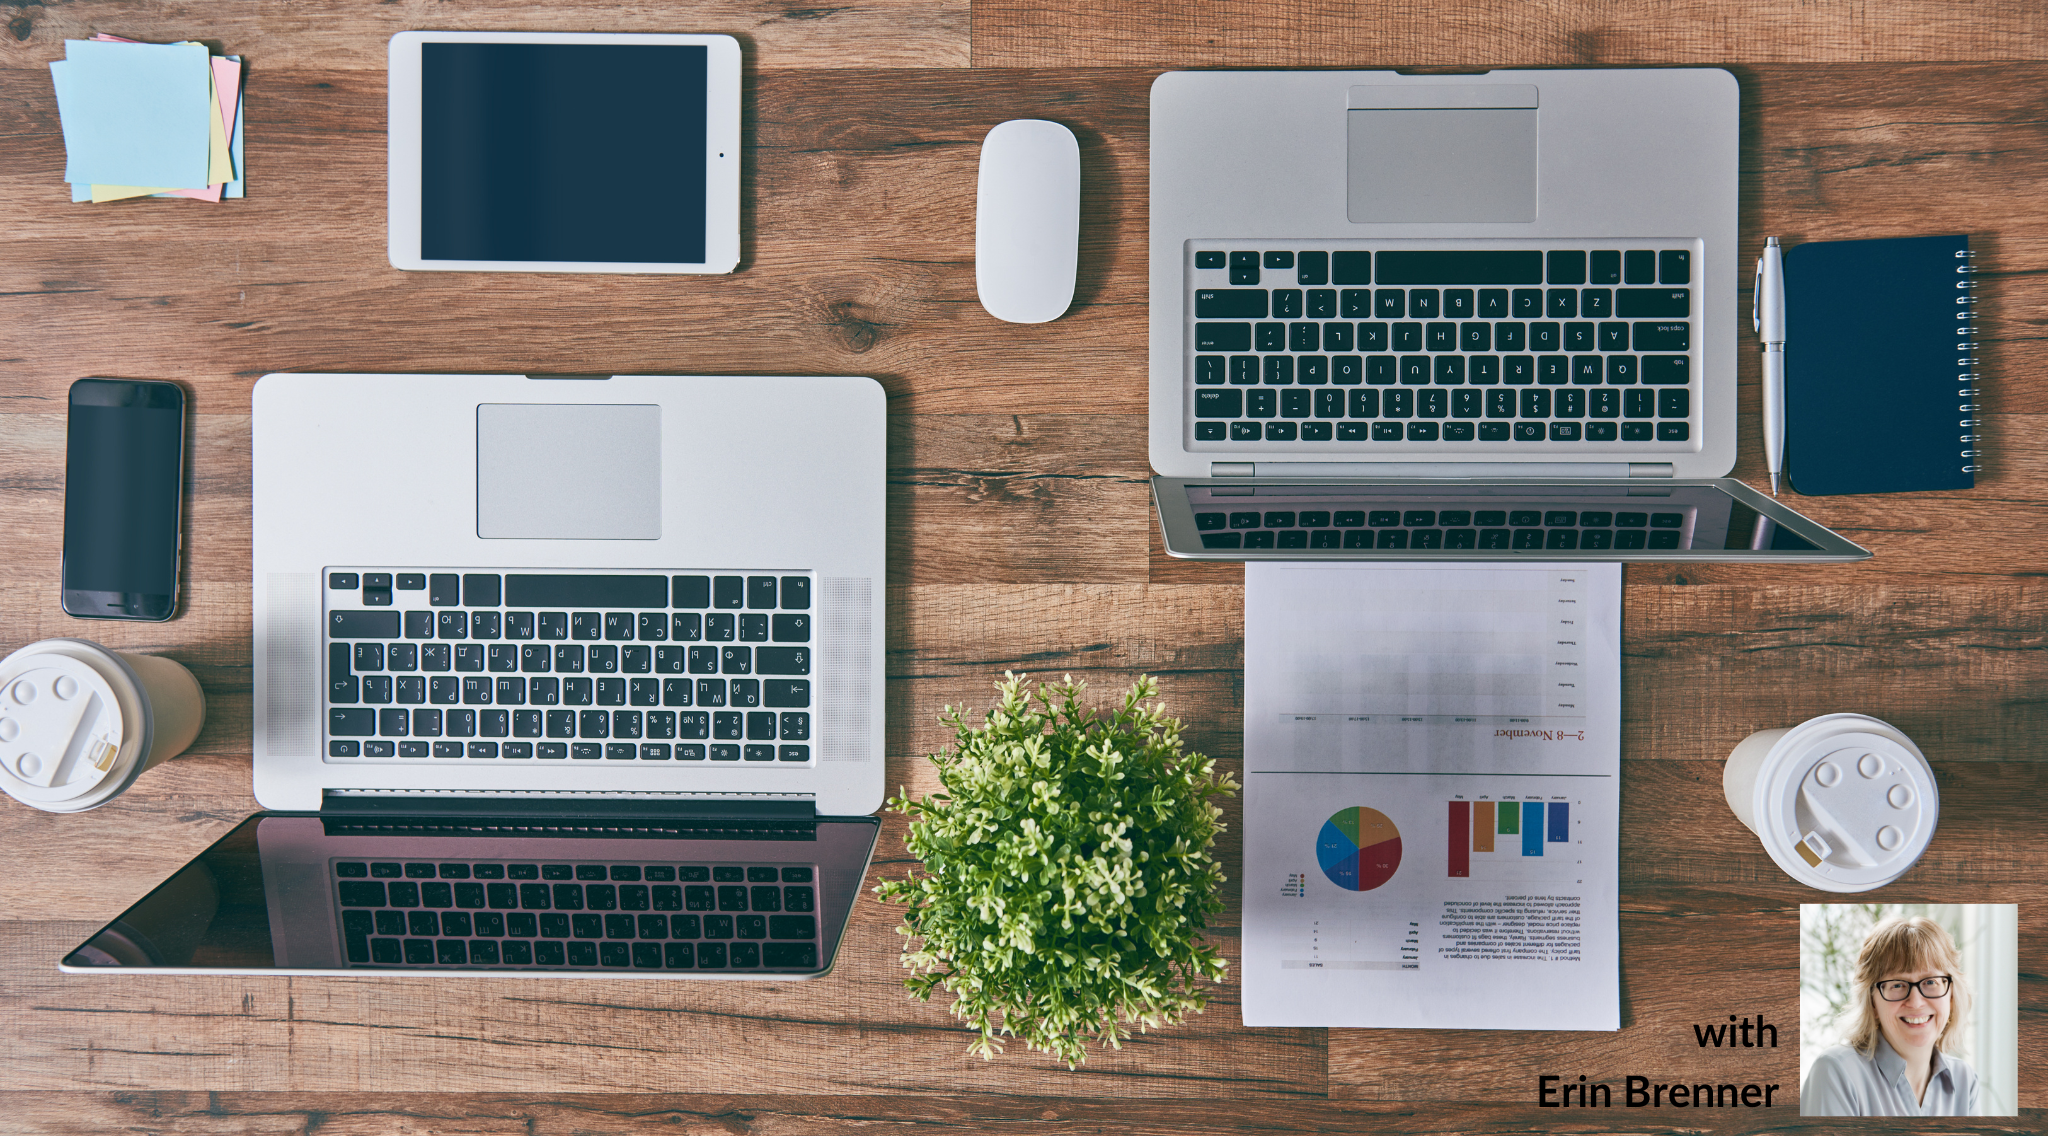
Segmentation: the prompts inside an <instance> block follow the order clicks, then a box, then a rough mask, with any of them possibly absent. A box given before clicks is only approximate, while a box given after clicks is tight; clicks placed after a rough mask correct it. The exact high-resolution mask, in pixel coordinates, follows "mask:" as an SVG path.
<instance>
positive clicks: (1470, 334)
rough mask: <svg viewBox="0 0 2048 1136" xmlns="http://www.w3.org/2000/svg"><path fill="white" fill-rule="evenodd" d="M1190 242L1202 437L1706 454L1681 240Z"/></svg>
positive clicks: (1195, 401) (1330, 447) (1247, 442)
mask: <svg viewBox="0 0 2048 1136" xmlns="http://www.w3.org/2000/svg"><path fill="white" fill-rule="evenodd" d="M1523 244H1525V245H1526V242H1523ZM1188 256H1189V257H1190V260H1189V263H1188V268H1187V272H1186V279H1187V282H1188V283H1187V286H1188V288H1189V289H1190V291H1191V292H1192V296H1191V298H1190V303H1189V304H1188V306H1187V310H1188V313H1189V315H1188V324H1189V333H1190V334H1189V345H1190V350H1189V352H1188V357H1187V358H1188V375H1189V384H1190V390H1191V392H1192V393H1191V396H1190V399H1189V405H1190V408H1191V409H1190V410H1189V418H1188V420H1187V427H1188V429H1189V431H1190V442H1191V444H1193V445H1194V446H1195V448H1198V449H1202V450H1210V451H1222V452H1228V451H1230V450H1232V449H1234V448H1237V447H1239V446H1241V447H1243V448H1245V449H1252V448H1254V447H1253V444H1254V443H1256V448H1257V449H1258V450H1259V451H1261V452H1273V448H1274V444H1275V443H1289V444H1291V446H1290V447H1289V448H1291V449H1293V450H1295V451H1298V452H1304V453H1346V452H1366V453H1398V452H1400V451H1402V450H1404V449H1408V450H1424V449H1426V450H1429V451H1430V452H1442V451H1443V449H1444V448H1445V446H1444V444H1445V443H1456V444H1464V445H1469V446H1471V447H1472V449H1473V451H1474V452H1482V453H1483V452H1489V451H1491V452H1511V453H1512V452H1530V451H1537V452H1540V451H1542V450H1545V449H1556V448H1562V447H1570V448H1572V449H1573V450H1574V452H1584V450H1585V449H1587V448H1588V444H1589V443H1590V444H1592V446H1594V447H1611V448H1612V449H1614V450H1615V451H1617V452H1623V453H1628V452H1670V451H1673V450H1688V451H1689V450H1692V449H1695V448H1697V443H1698V438H1699V429H1700V418H1699V385H1698V383H1697V381H1696V375H1697V373H1698V370H1699V366H1698V359H1699V350H1698V338H1699V337H1698V336H1697V335H1696V334H1695V324H1696V323H1697V321H1698V313H1696V312H1695V311H1694V310H1693V309H1694V303H1693V288H1692V283H1693V280H1694V278H1695V274H1696V273H1697V272H1698V271H1699V266H1698V265H1697V264H1694V263H1693V260H1694V256H1693V250H1692V249H1691V248H1690V247H1683V248H1671V247H1664V248H1599V247H1593V246H1589V245H1573V246H1571V247H1566V248H1530V247H1519V248H1512V249H1502V248H1493V249H1458V250H1435V249H1429V248H1414V247H1404V248H1398V249H1388V248H1375V247H1374V246H1372V245H1368V244H1366V243H1365V242H1360V241H1348V242H1347V241H1332V242H1323V243H1322V244H1321V247H1315V248H1303V247H1301V243H1300V242H1293V243H1291V244H1290V245H1288V247H1281V248H1275V247H1273V246H1272V244H1271V243H1258V242H1248V241H1196V242H1192V243H1191V244H1190V245H1189V246H1188ZM1233 443H1235V444H1237V445H1236V446H1234V445H1233ZM1283 452H1285V451H1283Z"/></svg>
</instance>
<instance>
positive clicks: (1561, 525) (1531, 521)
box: [1195, 509, 1686, 550]
mask: <svg viewBox="0 0 2048 1136" xmlns="http://www.w3.org/2000/svg"><path fill="white" fill-rule="evenodd" d="M1685 525H1686V515H1685V514H1684V513H1682V512H1681V513H1638V512H1614V511H1611V510H1606V509H1597V510H1596V509H1583V510H1578V509H1549V510H1538V509H1406V510H1401V509H1278V510H1266V511H1258V510H1250V509H1245V510H1231V511H1216V510H1198V511H1197V512H1196V513H1195V528H1196V529H1198V530H1199V531H1200V532H1201V534H1202V547H1204V548H1308V549H1314V548H1339V549H1341V548H1352V549H1360V548H1423V549H1475V550H1490V549H1523V550H1536V549H1544V550H1571V549H1593V550H1605V549H1621V550H1626V549H1639V548H1642V549H1657V548H1680V547H1683V539H1684V536H1685V531H1684V530H1685Z"/></svg>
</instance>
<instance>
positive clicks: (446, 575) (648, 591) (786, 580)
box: [327, 572, 811, 611]
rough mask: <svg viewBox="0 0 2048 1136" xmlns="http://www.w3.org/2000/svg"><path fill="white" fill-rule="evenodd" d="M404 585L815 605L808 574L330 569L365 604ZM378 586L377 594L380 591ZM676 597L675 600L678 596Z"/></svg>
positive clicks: (503, 601) (480, 602)
mask: <svg viewBox="0 0 2048 1136" xmlns="http://www.w3.org/2000/svg"><path fill="white" fill-rule="evenodd" d="M394 583H395V584H396V589H397V590H398V591H425V592H426V593H427V604H428V606H430V607H499V606H501V605H503V606H509V607H550V606H561V607H578V606H586V607H623V608H667V607H689V608H709V607H716V608H730V609H738V608H756V609H772V608H777V607H780V608H782V609H783V610H785V611H802V610H807V609H809V607H810V606H811V579H810V577H808V576H779V577H778V576H674V577H669V576H638V575H623V574H587V575H577V574H547V575H540V574H531V573H509V574H501V573H497V572H461V573H457V572H433V573H418V572H400V573H396V574H394V573H390V572H362V573H357V572H330V573H328V574H327V586H328V588H330V589H332V590H334V591H354V590H356V589H357V588H358V587H360V588H361V589H362V590H363V606H365V607H388V606H390V604H391V600H392V594H391V593H392V591H393V585H394ZM373 593H374V595H373ZM671 597H673V600H674V602H673V603H671V602H670V600H671Z"/></svg>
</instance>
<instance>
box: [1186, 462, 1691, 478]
mask: <svg viewBox="0 0 2048 1136" xmlns="http://www.w3.org/2000/svg"><path fill="white" fill-rule="evenodd" d="M1225 467H1229V468H1230V472H1229V473H1224V472H1222V470H1224V469H1225ZM1211 471H1212V472H1211V474H1210V476H1212V477H1358V478H1372V479H1381V478H1430V479H1441V480H1483V481H1515V480H1522V481H1536V480H1550V479H1554V478H1560V477H1574V478H1576V477H1616V478H1622V477H1670V476H1671V466H1670V464H1669V463H1654V462H1213V463H1211Z"/></svg>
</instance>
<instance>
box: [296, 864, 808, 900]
mask: <svg viewBox="0 0 2048 1136" xmlns="http://www.w3.org/2000/svg"><path fill="white" fill-rule="evenodd" d="M811 874H812V872H811V869H810V868H809V867H805V866H795V867H785V868H775V867H770V866H760V865H757V866H754V867H748V868H741V867H734V866H732V865H729V864H726V865H719V866H717V867H707V866H705V865H702V864H688V865H684V866H682V867H676V866H674V865H671V864H649V865H647V866H646V867H645V868H642V867H641V866H640V865H638V864H477V863H467V864H465V863H455V864H449V863H439V862H436V861H431V860H408V861H396V860H372V861H364V860H337V861H335V862H334V875H335V877H336V878H337V879H344V880H348V879H358V880H359V879H379V880H398V879H406V880H431V879H435V878H440V879H444V880H467V879H479V880H503V879H514V880H581V881H583V882H585V883H592V882H595V883H603V882H604V881H606V880H610V881H612V882H613V883H638V882H640V881H641V880H646V881H648V882H649V883H669V882H672V881H674V880H681V881H683V882H684V883H702V882H703V881H705V880H712V881H715V882H717V883H722V884H736V883H742V882H745V883H756V884H772V883H776V882H777V881H780V882H782V883H789V884H807V883H810V882H811ZM792 894H794V893H792ZM444 906H445V905H444ZM469 906H480V905H479V904H471V905H469ZM790 910H791V911H809V910H810V908H808V907H792V908H790Z"/></svg>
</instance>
